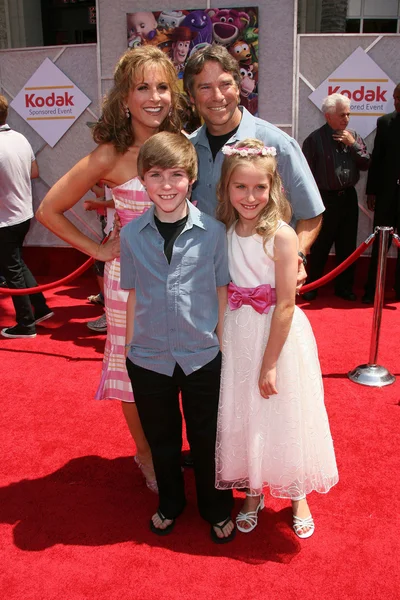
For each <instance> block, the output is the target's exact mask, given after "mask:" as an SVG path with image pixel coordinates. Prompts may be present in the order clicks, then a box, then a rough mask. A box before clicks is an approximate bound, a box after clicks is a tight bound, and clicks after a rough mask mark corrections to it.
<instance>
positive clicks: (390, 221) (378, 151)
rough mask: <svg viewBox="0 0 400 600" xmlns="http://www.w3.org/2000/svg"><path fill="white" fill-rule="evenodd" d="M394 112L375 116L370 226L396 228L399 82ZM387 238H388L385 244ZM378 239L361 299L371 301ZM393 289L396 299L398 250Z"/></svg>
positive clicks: (399, 295)
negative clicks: (372, 219)
mask: <svg viewBox="0 0 400 600" xmlns="http://www.w3.org/2000/svg"><path fill="white" fill-rule="evenodd" d="M393 99H394V108H395V110H394V112H392V113H390V114H388V115H384V116H383V117H379V119H378V121H377V129H376V136H375V143H374V149H373V151H372V164H371V168H370V170H369V173H368V181H367V190H366V191H367V206H368V208H369V210H372V211H375V214H374V228H375V227H377V226H379V225H386V226H388V227H393V229H395V230H397V232H400V83H398V84H397V86H396V87H395V90H394V92H393ZM390 243H391V240H390V242H389V245H390ZM377 264H378V240H375V242H374V245H373V248H372V255H371V261H370V265H369V270H368V279H367V283H366V285H365V294H364V296H363V297H362V301H363V302H364V303H365V304H370V303H372V302H373V301H374V295H375V280H376V269H377ZM394 289H395V292H396V300H400V252H399V251H397V263H396V277H395V284H394Z"/></svg>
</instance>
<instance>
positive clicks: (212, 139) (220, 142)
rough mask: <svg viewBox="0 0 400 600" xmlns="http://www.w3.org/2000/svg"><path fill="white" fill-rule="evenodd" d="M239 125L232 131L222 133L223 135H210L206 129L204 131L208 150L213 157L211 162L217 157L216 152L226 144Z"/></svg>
mask: <svg viewBox="0 0 400 600" xmlns="http://www.w3.org/2000/svg"><path fill="white" fill-rule="evenodd" d="M238 128H239V125H238V126H237V127H235V129H232V131H230V132H229V133H224V135H212V134H211V133H210V132H209V131H208V129H206V135H207V139H208V143H209V144H210V150H211V153H212V155H213V160H215V157H216V156H217V154H218V152H219V151H220V150H221V148H222V146H224V145H225V144H226V142H227V141H228V140H229V139H230V138H231V137H232V136H233V134H234V133H236V131H237V130H238Z"/></svg>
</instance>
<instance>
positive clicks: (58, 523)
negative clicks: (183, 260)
mask: <svg viewBox="0 0 400 600" xmlns="http://www.w3.org/2000/svg"><path fill="white" fill-rule="evenodd" d="M41 281H43V282H44V281H45V280H44V279H41ZM95 291H96V286H95V284H94V283H93V282H92V281H91V280H90V279H81V280H80V281H79V282H77V283H75V284H74V285H72V286H69V287H68V288H65V289H62V290H58V291H56V292H54V293H47V297H48V299H49V304H50V306H51V307H52V308H53V309H54V310H55V313H56V315H55V317H54V318H53V319H52V320H51V321H47V322H45V323H44V324H43V326H41V327H40V326H39V327H38V332H39V334H38V336H37V337H36V338H35V339H32V340H7V339H4V338H1V341H0V358H1V383H2V386H1V390H2V395H1V406H2V428H1V429H2V431H1V437H0V452H1V456H2V461H1V466H0V531H1V538H0V561H1V562H0V564H1V567H0V593H1V598H7V599H10V600H11V599H13V600H14V599H18V600H30V599H33V600H50V599H56V598H57V599H59V598H63V599H65V600H83V599H90V600H92V599H93V600H103V599H104V600H113V599H115V600H116V599H118V600H121V599H122V600H131V599H133V600H136V599H137V600H142V599H143V600H170V599H171V600H172V599H173V600H176V599H184V600H186V599H190V600H191V599H196V600H210V599H216V598H218V597H221V598H222V597H223V598H224V599H231V598H232V599H233V598H234V599H235V600H241V599H246V600H247V599H249V600H250V599H252V600H253V599H255V600H259V599H260V600H261V599H263V600H264V599H268V600H275V599H279V600H281V599H282V600H286V599H287V600H294V599H297V598H299V599H302V600H308V599H310V600H311V599H313V600H314V599H320V600H327V599H329V600H331V599H334V600H336V599H338V600H339V599H346V598H355V599H360V600H361V599H363V600H364V599H374V600H375V599H378V600H380V599H386V600H392V599H393V600H394V599H395V598H396V599H397V598H398V597H399V589H400V588H399V584H400V575H399V573H400V570H399V567H398V556H399V549H400V543H399V537H400V536H399V531H400V502H399V490H398V488H399V466H400V458H399V447H400V444H399V442H400V439H399V438H400V435H399V415H400V405H399V400H400V394H399V391H400V368H399V365H400V361H399V337H398V332H399V329H400V304H395V303H393V302H391V301H390V299H389V301H387V303H386V305H385V309H384V312H383V318H382V330H381V344H380V353H379V362H380V363H381V364H383V365H384V366H386V367H387V368H388V369H389V370H390V371H391V372H392V373H394V374H395V375H396V376H397V378H398V379H397V381H396V383H395V384H394V385H392V386H389V387H386V388H383V389H370V388H365V387H362V386H358V385H356V384H354V383H352V382H350V381H349V380H348V379H347V377H346V373H347V371H348V370H350V369H352V368H353V367H355V366H356V365H358V364H361V363H364V362H366V361H367V359H368V353H369V341H370V335H371V322H372V308H371V307H365V306H363V305H361V304H360V303H354V304H350V303H346V302H344V301H342V300H339V299H335V298H333V297H331V295H330V290H323V292H320V295H319V298H318V300H317V301H315V302H314V303H313V304H310V305H309V304H304V307H305V309H306V312H307V315H308V317H309V319H310V320H311V323H312V325H313V327H314V331H315V335H316V338H317V342H318V345H319V352H320V359H321V364H322V371H323V375H324V383H325V392H326V405H327V409H328V413H329V416H330V422H331V429H332V434H333V437H334V442H335V448H336V453H337V460H338V466H339V475H340V482H339V484H338V485H337V486H336V487H335V488H334V489H333V490H332V491H331V492H330V493H329V494H327V495H326V496H320V495H318V494H315V493H313V494H311V496H310V497H309V502H310V506H311V509H312V512H313V516H314V518H315V522H316V532H315V534H314V536H313V537H312V538H311V539H309V540H304V541H300V540H299V539H298V538H297V537H296V536H295V535H294V533H293V532H292V530H291V527H290V522H291V511H290V509H289V503H288V502H286V501H279V500H274V499H271V498H267V508H266V510H264V511H262V513H261V515H260V519H259V525H258V527H257V529H256V530H255V531H254V532H253V533H252V534H250V535H247V536H246V535H243V534H238V535H237V538H236V540H235V542H234V543H232V544H228V545H226V546H216V545H214V544H213V543H212V542H211V541H210V540H209V527H208V525H207V524H206V523H204V522H203V521H202V520H201V519H200V518H199V516H198V515H197V512H196V506H195V494H194V484H193V476H192V473H191V472H190V470H189V471H186V481H187V490H188V506H187V509H186V510H185V513H184V514H183V515H182V517H180V518H179V520H178V522H177V525H176V528H175V530H174V532H173V533H172V534H171V535H170V536H169V537H167V538H158V537H156V536H154V535H153V534H152V533H151V532H150V531H149V528H148V520H149V517H150V515H151V513H152V511H153V510H154V509H155V508H156V505H157V498H156V496H154V495H153V494H152V493H151V492H150V491H148V490H147V488H146V486H145V484H144V481H143V479H142V477H141V475H140V473H139V472H138V470H137V468H136V467H135V466H134V463H133V460H132V455H133V454H134V448H133V446H132V443H131V441H130V437H129V434H128V431H127V429H126V426H125V424H124V421H123V417H122V414H121V410H120V406H119V403H112V402H103V403H100V402H95V401H94V400H93V399H92V398H93V395H94V392H95V389H96V386H97V383H98V379H99V373H100V368H101V358H102V350H103V346H104V335H97V336H96V335H92V333H91V332H90V331H89V330H88V329H87V327H86V325H85V322H86V321H87V320H88V319H90V318H96V317H97V316H99V315H100V314H101V310H100V309H99V308H98V307H93V306H91V305H89V304H87V302H86V296H87V295H88V293H92V292H95ZM12 315H13V312H12V306H11V301H10V299H8V298H7V299H3V298H2V297H0V326H1V327H4V326H8V325H11V324H13V318H12ZM237 496H238V498H237V502H236V509H237V510H239V507H240V504H241V499H240V494H237Z"/></svg>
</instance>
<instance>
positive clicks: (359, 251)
mask: <svg viewBox="0 0 400 600" xmlns="http://www.w3.org/2000/svg"><path fill="white" fill-rule="evenodd" d="M375 235H376V234H375V233H373V234H372V235H370V236H369V238H367V239H366V240H365V242H363V243H362V244H360V245H359V246H358V248H357V249H356V250H354V252H353V254H350V256H349V257H347V258H346V260H344V261H343V262H342V263H341V264H340V265H338V266H337V267H336V268H335V269H333V271H331V272H330V273H327V274H326V275H324V276H323V277H321V279H317V281H313V282H312V283H309V284H307V285H303V287H302V288H301V290H300V293H301V294H304V293H305V292H310V291H311V290H315V288H318V287H320V286H321V285H325V283H328V281H331V279H334V278H335V277H337V276H338V275H339V274H340V273H342V271H344V270H345V269H347V267H349V266H350V265H351V264H352V263H353V262H354V261H355V260H357V258H358V257H359V256H361V254H362V253H363V252H364V251H365V250H366V249H367V248H368V247H369V246H370V245H371V244H372V242H373V241H374V239H375ZM393 241H394V243H395V244H396V246H398V247H399V248H400V239H399V238H398V236H397V235H395V234H394V235H393ZM93 262H94V258H89V260H87V261H86V262H85V263H84V264H83V265H82V266H81V267H79V269H76V271H74V272H73V273H70V274H69V275H67V276H66V277H64V278H63V279H59V280H58V281H55V282H53V283H46V284H45V285H38V286H37V287H33V288H21V289H14V288H13V289H11V288H0V293H1V294H9V295H10V296H23V295H24V294H37V293H38V292H45V291H47V290H51V289H53V288H55V287H59V286H61V285H64V284H66V283H69V282H70V281H72V280H73V279H75V278H76V277H79V275H81V274H82V273H84V272H85V271H86V270H87V269H88V268H89V267H90V265H91V264H93Z"/></svg>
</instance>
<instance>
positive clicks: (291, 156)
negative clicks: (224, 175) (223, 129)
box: [189, 106, 325, 224]
mask: <svg viewBox="0 0 400 600" xmlns="http://www.w3.org/2000/svg"><path fill="white" fill-rule="evenodd" d="M240 110H241V111H242V120H241V121H240V125H239V127H238V129H237V131H236V132H235V133H234V134H233V135H232V137H231V138H230V140H229V141H228V144H234V143H235V142H237V141H239V140H244V139H245V138H255V139H258V140H261V141H262V142H264V144H265V145H266V146H275V148H276V151H277V159H278V169H279V173H280V176H281V178H282V182H283V187H284V188H285V193H286V196H287V198H288V200H289V201H290V203H291V205H292V208H293V217H294V218H293V223H292V224H294V223H295V221H298V220H300V219H311V218H313V217H316V216H317V215H320V214H321V213H322V212H324V210H325V208H324V205H323V202H322V200H321V196H320V193H319V191H318V188H317V185H316V183H315V180H314V177H313V174H312V173H311V171H310V167H309V166H308V163H307V161H306V159H305V157H304V154H303V153H302V151H301V149H300V146H299V145H298V143H297V142H296V140H294V139H293V138H291V137H290V136H289V135H287V134H286V133H285V132H283V131H281V130H280V129H278V127H275V125H272V124H271V123H268V122H267V121H264V120H263V119H259V118H258V117H253V115H252V114H251V113H249V111H248V110H247V109H245V108H244V107H242V106H241V107H240ZM189 138H190V141H191V142H192V144H193V145H194V146H195V148H196V152H197V156H198V159H199V175H198V179H197V182H196V183H195V184H194V186H193V191H192V200H193V201H195V200H197V206H198V208H199V209H200V210H201V211H203V212H205V213H207V214H208V215H213V216H214V215H215V210H216V207H217V195H216V187H217V183H218V181H219V178H220V176H221V167H222V162H223V160H224V155H223V154H222V152H221V150H220V151H219V152H218V154H217V156H216V157H215V161H213V157H212V154H211V150H210V145H209V143H208V139H207V135H206V126H205V125H203V126H202V127H200V129H197V131H195V132H194V133H192V134H191V135H190V136H189Z"/></svg>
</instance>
